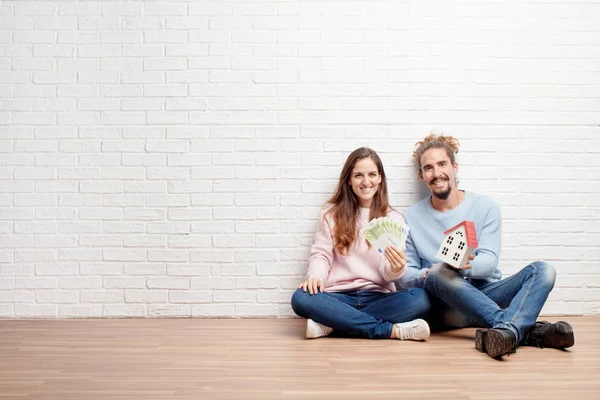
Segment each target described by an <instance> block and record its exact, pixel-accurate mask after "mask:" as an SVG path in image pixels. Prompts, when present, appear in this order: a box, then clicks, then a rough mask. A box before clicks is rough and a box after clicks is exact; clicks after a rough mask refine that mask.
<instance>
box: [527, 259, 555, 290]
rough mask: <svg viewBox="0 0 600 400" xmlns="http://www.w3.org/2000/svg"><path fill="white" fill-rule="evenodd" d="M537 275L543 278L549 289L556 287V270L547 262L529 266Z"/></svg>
mask: <svg viewBox="0 0 600 400" xmlns="http://www.w3.org/2000/svg"><path fill="white" fill-rule="evenodd" d="M529 265H530V266H531V267H533V269H534V270H535V271H536V273H537V274H538V275H539V276H540V277H541V279H542V282H544V283H545V284H546V285H548V286H549V287H551V288H552V287H554V282H555V281H556V269H555V268H554V267H553V266H552V264H549V263H547V262H545V261H535V262H532V263H531V264H529Z"/></svg>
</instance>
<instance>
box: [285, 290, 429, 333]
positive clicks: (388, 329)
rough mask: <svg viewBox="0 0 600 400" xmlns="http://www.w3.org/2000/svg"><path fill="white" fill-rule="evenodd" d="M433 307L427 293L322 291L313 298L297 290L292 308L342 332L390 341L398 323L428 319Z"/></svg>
mask: <svg viewBox="0 0 600 400" xmlns="http://www.w3.org/2000/svg"><path fill="white" fill-rule="evenodd" d="M430 307H431V305H430V303H429V297H428V295H427V292H425V290H423V289H420V288H414V289H406V290H402V291H400V292H392V293H381V292H375V291H360V290H359V291H349V292H337V293H331V292H323V293H317V294H314V295H310V294H309V293H308V291H306V292H303V291H302V289H298V290H296V291H295V292H294V294H293V296H292V308H293V309H294V312H295V313H296V314H298V315H299V316H301V317H304V318H310V319H312V320H313V321H316V322H318V323H320V324H323V325H326V326H329V327H330V328H333V329H334V331H336V332H339V333H344V334H348V335H350V336H358V337H363V338H369V339H387V338H389V337H390V336H391V334H392V328H393V326H394V324H395V323H398V322H407V321H411V320H413V319H415V318H425V317H426V316H427V314H428V313H429V309H430Z"/></svg>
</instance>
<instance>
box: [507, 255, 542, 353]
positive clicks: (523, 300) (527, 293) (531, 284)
mask: <svg viewBox="0 0 600 400" xmlns="http://www.w3.org/2000/svg"><path fill="white" fill-rule="evenodd" d="M534 264H535V263H531V264H529V265H528V266H527V267H525V268H529V267H531V269H533V273H532V277H531V281H530V282H529V285H527V291H526V292H525V294H524V295H523V299H522V300H521V302H520V303H519V307H518V308H517V310H516V311H515V312H514V313H513V316H512V317H511V319H510V321H507V322H510V323H511V324H513V325H514V320H515V318H516V317H517V315H518V314H519V313H520V312H521V310H522V309H523V306H524V305H525V302H526V300H527V297H528V296H529V292H530V291H531V287H532V286H533V285H534V283H535V280H536V278H537V276H538V275H539V274H538V271H537V267H536V266H535V265H534ZM505 323H506V322H505ZM511 330H512V329H511ZM517 330H518V329H517ZM516 339H517V343H519V342H520V340H521V339H522V338H520V337H519V335H518V334H517V335H516Z"/></svg>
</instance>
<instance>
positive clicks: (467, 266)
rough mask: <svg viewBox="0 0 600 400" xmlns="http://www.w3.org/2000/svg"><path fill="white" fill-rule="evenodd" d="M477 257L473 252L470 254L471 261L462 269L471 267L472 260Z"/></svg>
mask: <svg viewBox="0 0 600 400" xmlns="http://www.w3.org/2000/svg"><path fill="white" fill-rule="evenodd" d="M474 259H475V256H474V255H473V253H471V254H469V262H468V263H466V264H465V266H464V267H462V269H471V261H473V260H474Z"/></svg>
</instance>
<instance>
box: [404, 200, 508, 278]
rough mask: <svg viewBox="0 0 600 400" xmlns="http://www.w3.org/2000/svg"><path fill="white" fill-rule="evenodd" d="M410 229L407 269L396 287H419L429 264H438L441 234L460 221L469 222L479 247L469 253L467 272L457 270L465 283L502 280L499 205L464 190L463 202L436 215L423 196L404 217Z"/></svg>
mask: <svg viewBox="0 0 600 400" xmlns="http://www.w3.org/2000/svg"><path fill="white" fill-rule="evenodd" d="M404 218H405V220H406V223H407V224H408V226H409V227H410V231H409V234H408V239H407V240H406V250H405V252H406V256H407V257H408V263H407V266H408V270H407V271H406V274H404V276H403V277H402V278H400V279H399V280H398V281H396V286H397V287H399V288H401V287H402V288H409V287H423V282H424V279H423V273H424V271H425V269H427V268H430V267H431V264H434V263H439V262H440V261H439V260H437V259H436V254H437V252H438V250H439V248H440V245H441V244H442V240H443V239H444V232H445V231H447V230H448V229H450V228H452V227H454V226H455V225H458V224H459V223H460V222H462V221H465V220H466V221H473V222H474V223H475V230H476V231H477V241H478V242H479V247H477V249H475V251H474V252H473V254H474V255H475V259H474V260H473V261H471V269H468V270H461V275H462V276H464V277H465V278H467V279H469V280H479V279H481V280H485V281H488V282H494V281H497V280H499V279H500V278H501V277H502V272H501V271H500V269H499V268H498V260H499V258H500V238H501V235H502V228H501V224H502V222H501V216H500V206H499V205H498V204H497V203H496V202H495V201H494V200H492V199H491V198H489V197H487V196H484V195H480V194H476V193H473V192H468V191H465V197H464V199H463V201H462V202H461V203H460V204H459V205H458V207H456V208H455V209H453V210H450V211H445V212H439V211H437V210H436V209H435V208H433V206H432V205H431V201H430V198H429V197H427V198H425V199H423V200H421V201H420V202H418V203H416V204H414V205H413V206H411V207H410V208H409V209H408V210H406V213H405V214H404Z"/></svg>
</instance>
